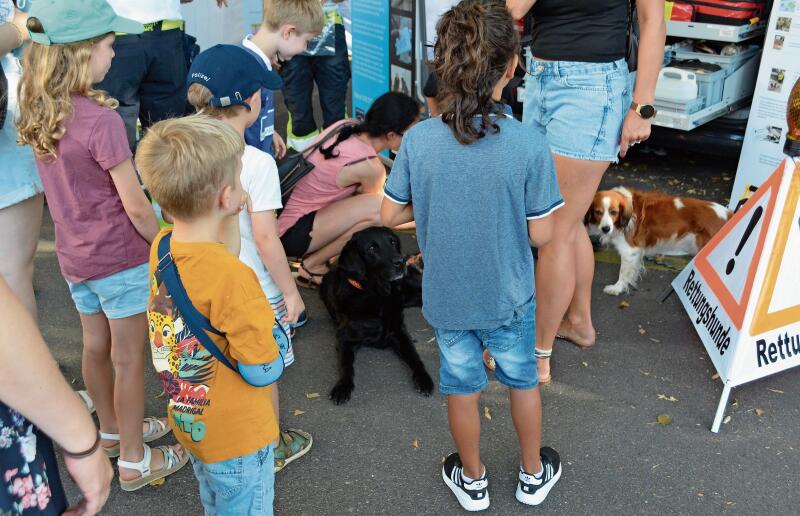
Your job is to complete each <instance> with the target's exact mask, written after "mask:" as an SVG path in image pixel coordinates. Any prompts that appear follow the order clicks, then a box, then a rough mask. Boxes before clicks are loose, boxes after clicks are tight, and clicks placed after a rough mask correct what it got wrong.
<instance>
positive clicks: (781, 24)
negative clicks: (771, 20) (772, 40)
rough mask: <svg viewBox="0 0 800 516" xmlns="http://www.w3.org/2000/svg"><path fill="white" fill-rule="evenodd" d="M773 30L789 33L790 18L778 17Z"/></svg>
mask: <svg viewBox="0 0 800 516" xmlns="http://www.w3.org/2000/svg"><path fill="white" fill-rule="evenodd" d="M775 28H776V29H777V30H782V31H784V32H789V31H790V30H791V29H792V18H791V17H790V16H778V21H776V22H775Z"/></svg>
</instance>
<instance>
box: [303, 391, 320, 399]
mask: <svg viewBox="0 0 800 516" xmlns="http://www.w3.org/2000/svg"><path fill="white" fill-rule="evenodd" d="M306 398H308V399H310V400H313V399H314V398H319V393H318V392H307V393H306Z"/></svg>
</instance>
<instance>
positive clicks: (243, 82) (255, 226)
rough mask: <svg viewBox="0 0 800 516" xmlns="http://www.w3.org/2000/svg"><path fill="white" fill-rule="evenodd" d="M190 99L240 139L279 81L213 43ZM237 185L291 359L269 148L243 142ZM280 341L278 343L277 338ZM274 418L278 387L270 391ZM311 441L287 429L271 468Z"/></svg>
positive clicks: (246, 234)
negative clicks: (243, 195)
mask: <svg viewBox="0 0 800 516" xmlns="http://www.w3.org/2000/svg"><path fill="white" fill-rule="evenodd" d="M188 83H189V94H188V99H189V103H190V104H192V105H193V106H194V107H195V109H197V110H198V111H200V112H203V113H205V114H207V115H209V116H211V117H213V118H217V119H219V120H221V121H223V122H225V123H226V124H227V125H229V126H230V127H232V128H233V129H234V130H235V131H236V132H237V133H238V134H239V135H240V137H241V138H242V139H244V133H245V131H246V130H247V128H248V127H251V126H252V125H253V124H254V122H255V121H256V119H257V118H258V116H259V107H260V99H261V91H263V90H265V89H266V90H269V88H273V87H275V85H276V84H280V77H278V76H277V75H276V74H275V73H274V72H271V71H268V70H265V69H263V68H262V67H260V66H259V65H258V61H257V58H256V57H254V56H253V55H251V54H250V53H249V52H247V51H246V50H245V49H243V48H240V47H237V46H234V45H216V46H214V47H212V48H210V49H208V50H206V51H204V52H202V53H201V54H200V55H198V56H197V58H195V60H194V62H193V63H192V67H191V69H190V70H189V79H188ZM241 178H242V187H243V188H244V191H245V193H246V194H247V196H248V202H247V209H246V210H244V211H242V213H241V215H240V218H239V227H240V230H241V249H240V251H239V259H240V260H242V261H243V262H244V263H245V264H246V265H248V266H249V267H250V268H251V269H253V271H255V273H256V276H257V277H258V280H259V283H260V284H261V288H262V290H263V291H264V294H265V295H266V297H267V299H268V300H269V303H270V305H271V307H272V311H273V312H274V314H275V320H276V321H277V322H278V323H279V324H280V325H281V326H282V327H283V330H284V332H285V333H286V335H287V336H289V340H288V344H287V347H286V348H285V349H283V348H282V349H281V351H282V352H283V357H284V363H285V364H286V365H287V366H289V365H291V364H292V363H294V351H293V349H292V343H291V333H292V328H291V325H290V321H292V322H294V321H297V317H298V315H299V314H300V313H301V312H302V311H303V310H304V309H305V305H304V304H303V299H302V298H301V297H300V293H299V292H298V290H297V284H296V283H295V282H294V278H292V272H291V270H290V269H289V263H288V261H287V259H286V253H285V252H284V250H283V244H282V243H281V240H280V237H279V236H278V219H277V217H276V216H275V210H278V209H280V208H281V207H282V204H281V188H280V180H279V178H278V168H277V166H276V165H275V160H274V159H273V158H272V156H270V155H269V154H267V153H265V152H263V151H261V150H259V149H257V148H256V147H253V146H251V145H247V146H246V147H245V150H244V154H243V156H242V175H241ZM281 344H283V343H281ZM272 393H273V396H272V403H273V407H274V408H275V420H276V421H278V420H279V417H278V389H277V385H276V386H275V388H274V389H273V391H272ZM312 444H313V440H312V438H311V435H309V434H308V433H306V432H303V431H302V430H296V429H289V430H286V431H282V432H281V433H280V438H279V440H278V442H277V443H276V445H275V471H276V472H277V471H279V470H280V469H282V468H283V467H284V466H286V465H287V464H289V463H290V462H292V461H294V460H296V459H299V458H300V457H302V456H303V455H305V454H306V453H307V452H308V451H309V450H310V449H311V445H312Z"/></svg>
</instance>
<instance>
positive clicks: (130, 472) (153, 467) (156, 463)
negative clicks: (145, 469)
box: [119, 444, 186, 481]
mask: <svg viewBox="0 0 800 516" xmlns="http://www.w3.org/2000/svg"><path fill="white" fill-rule="evenodd" d="M171 448H172V449H173V450H175V453H177V454H178V457H180V458H181V459H183V455H184V454H185V453H186V451H184V449H183V447H182V446H181V445H180V444H173V445H172V446H171ZM120 459H122V457H120ZM123 460H124V459H123ZM139 460H141V459H139ZM139 460H136V461H129V462H139ZM163 467H164V453H163V452H162V451H161V450H159V449H158V448H152V455H151V456H150V471H153V472H157V471H160V470H161V469H162V468H163ZM141 476H142V474H141V473H139V472H138V471H136V470H135V469H128V468H122V467H121V468H119V478H120V479H121V480H126V481H127V480H136V479H137V478H139V477H141Z"/></svg>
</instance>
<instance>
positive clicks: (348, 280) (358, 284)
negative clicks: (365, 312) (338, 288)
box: [347, 278, 364, 290]
mask: <svg viewBox="0 0 800 516" xmlns="http://www.w3.org/2000/svg"><path fill="white" fill-rule="evenodd" d="M347 282H348V283H349V284H351V285H353V286H354V287H355V288H357V289H358V290H364V287H363V285H361V283H359V282H357V281H356V280H354V279H353V278H347Z"/></svg>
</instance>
